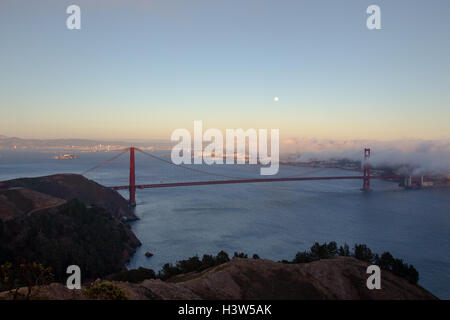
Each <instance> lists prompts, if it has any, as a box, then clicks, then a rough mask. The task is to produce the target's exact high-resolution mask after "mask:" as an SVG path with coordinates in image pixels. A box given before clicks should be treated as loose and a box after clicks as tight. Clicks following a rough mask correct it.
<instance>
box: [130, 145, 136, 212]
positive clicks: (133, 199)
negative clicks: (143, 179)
mask: <svg viewBox="0 0 450 320" xmlns="http://www.w3.org/2000/svg"><path fill="white" fill-rule="evenodd" d="M134 169H135V166H134V147H131V148H130V183H129V191H130V202H129V204H130V206H132V207H135V206H136V175H135V170H134Z"/></svg>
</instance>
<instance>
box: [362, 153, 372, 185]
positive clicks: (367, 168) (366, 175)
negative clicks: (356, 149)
mask: <svg viewBox="0 0 450 320" xmlns="http://www.w3.org/2000/svg"><path fill="white" fill-rule="evenodd" d="M369 158H370V148H365V149H364V162H363V166H364V178H363V186H362V189H361V190H362V191H370V164H369Z"/></svg>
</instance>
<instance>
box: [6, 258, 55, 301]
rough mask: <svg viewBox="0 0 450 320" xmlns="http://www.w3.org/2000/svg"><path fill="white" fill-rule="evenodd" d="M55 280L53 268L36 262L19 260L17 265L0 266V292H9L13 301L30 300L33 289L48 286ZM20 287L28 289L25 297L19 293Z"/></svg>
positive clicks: (7, 263)
mask: <svg viewBox="0 0 450 320" xmlns="http://www.w3.org/2000/svg"><path fill="white" fill-rule="evenodd" d="M52 280H53V273H52V270H51V268H46V267H44V266H43V265H42V264H38V263H36V262H31V263H28V262H25V261H24V260H22V259H18V260H17V262H16V263H14V264H13V263H10V262H6V263H4V264H2V265H1V266H0V291H3V290H7V291H8V292H9V296H10V298H11V299H12V300H18V299H22V298H24V299H26V300H29V299H30V297H31V294H32V293H33V289H34V288H36V290H37V288H38V286H40V285H44V284H48V283H50V282H51V281H52ZM20 287H26V288H27V291H26V294H25V295H22V294H20V293H19V288H20Z"/></svg>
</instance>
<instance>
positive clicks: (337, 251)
mask: <svg viewBox="0 0 450 320" xmlns="http://www.w3.org/2000/svg"><path fill="white" fill-rule="evenodd" d="M338 256H344V257H353V258H355V259H358V260H361V261H365V262H367V263H370V264H376V265H378V266H379V267H380V268H381V269H384V270H388V271H391V272H392V273H393V274H395V275H397V276H399V277H402V278H405V279H406V280H408V281H409V282H411V283H413V284H417V282H418V281H419V273H418V272H417V270H416V269H415V268H414V267H413V266H412V265H408V264H406V263H404V262H403V260H401V259H395V258H394V257H393V256H392V255H391V254H390V253H389V252H384V253H383V254H382V255H381V256H379V255H378V254H374V253H372V251H371V250H370V249H369V248H368V247H367V246H366V245H364V244H356V245H355V246H354V248H353V252H351V250H350V248H349V246H348V245H347V244H344V246H340V247H338V246H337V244H336V242H334V241H332V242H330V243H324V244H319V243H317V242H316V243H314V245H313V246H312V247H311V248H310V249H309V250H308V251H303V252H298V253H297V254H296V255H295V257H294V259H293V260H291V261H287V260H282V261H280V262H282V263H308V262H312V261H317V260H320V259H333V258H336V257H338ZM234 258H241V259H248V255H247V254H245V253H242V252H241V253H238V252H235V253H234V255H233V259H234ZM252 258H253V259H259V256H258V255H257V254H254V255H253V256H252ZM228 261H230V258H229V256H228V254H227V253H226V252H224V251H220V252H219V253H218V254H217V256H212V255H204V256H203V258H202V259H200V258H199V257H198V256H194V257H191V258H188V259H186V260H180V261H178V262H177V263H176V264H175V265H173V264H171V263H166V264H165V265H164V266H163V268H162V269H161V270H160V271H159V272H158V275H157V276H156V278H159V279H161V280H167V279H169V278H171V277H173V276H176V275H179V274H186V273H189V272H201V271H203V270H206V269H208V268H211V267H214V266H218V265H221V264H223V263H225V262H228ZM146 270H148V269H146ZM132 271H133V270H130V271H127V272H125V273H124V274H126V273H130V272H132ZM151 271H153V270H151ZM138 274H143V272H142V271H141V272H138ZM149 274H151V275H153V274H154V273H151V272H149ZM128 277H133V276H132V275H131V274H130V275H129V276H128ZM137 278H138V277H137ZM117 279H118V278H117ZM138 279H142V280H141V281H143V280H144V277H141V278H138ZM145 279H153V277H148V278H145ZM127 281H128V280H127ZM130 282H131V281H130Z"/></svg>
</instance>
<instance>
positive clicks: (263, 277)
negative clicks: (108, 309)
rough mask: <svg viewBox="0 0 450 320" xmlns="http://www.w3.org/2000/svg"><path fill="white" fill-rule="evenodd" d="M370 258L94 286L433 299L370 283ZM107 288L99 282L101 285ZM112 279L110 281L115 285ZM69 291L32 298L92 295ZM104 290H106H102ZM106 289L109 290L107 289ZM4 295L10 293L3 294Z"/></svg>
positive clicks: (402, 284)
mask: <svg viewBox="0 0 450 320" xmlns="http://www.w3.org/2000/svg"><path fill="white" fill-rule="evenodd" d="M367 266H368V263H366V262H363V261H359V260H357V259H355V258H351V257H338V258H335V259H324V260H319V261H314V262H310V263H302V264H284V263H280V262H274V261H270V260H260V259H241V258H235V259H232V260H231V261H229V262H227V263H225V264H222V265H219V266H216V267H212V268H209V269H206V270H205V271H203V272H201V273H192V274H186V275H183V276H181V277H176V278H174V279H171V281H161V280H144V281H143V282H141V283H138V284H134V283H129V282H121V281H113V282H103V281H101V280H97V281H96V282H95V283H93V285H94V286H95V288H104V289H105V288H108V289H111V288H114V290H108V292H121V295H116V297H122V298H123V297H125V298H128V299H133V300H147V299H149V300H153V299H158V300H159V299H163V300H173V299H177V300H178V299H187V300H198V299H214V300H217V299H220V300H224V299H225V300H227V299H237V300H242V299H243V300H265V299H276V300H279V299H287V300H293V299H295V300H312V299H314V300H317V299H319V300H323V299H330V300H334V299H344V300H359V299H364V300H385V299H389V300H428V299H431V300H434V299H437V298H436V297H435V296H433V295H432V294H431V293H429V292H428V291H426V290H425V289H423V288H421V287H419V286H417V285H414V284H411V283H409V282H408V281H407V280H405V279H403V278H400V277H398V276H395V275H394V274H392V273H390V272H389V271H382V273H381V277H382V281H381V287H382V288H381V289H380V290H369V289H367V287H366V280H367V276H368V275H367V274H366V268H367ZM102 283H103V284H104V285H105V286H104V287H101V286H100V285H101V284H102ZM111 283H112V285H111ZM86 288H87V286H85V287H84V288H83V290H74V291H71V290H68V289H67V288H66V287H65V286H64V285H62V284H58V283H53V284H50V285H47V286H43V287H41V288H40V290H39V291H38V295H37V296H35V297H34V298H40V299H42V298H45V299H93V298H95V297H92V295H90V293H92V291H93V290H89V289H88V290H86ZM100 290H103V289H100ZM105 291H106V290H105ZM2 297H3V298H5V297H6V293H3V294H0V298H2Z"/></svg>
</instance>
